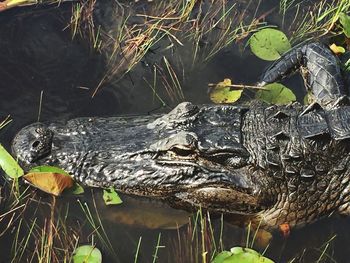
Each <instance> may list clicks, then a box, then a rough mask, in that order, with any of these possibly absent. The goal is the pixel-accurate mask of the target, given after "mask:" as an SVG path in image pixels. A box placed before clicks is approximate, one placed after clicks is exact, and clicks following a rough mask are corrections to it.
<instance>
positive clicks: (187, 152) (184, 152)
mask: <svg viewBox="0 0 350 263" xmlns="http://www.w3.org/2000/svg"><path fill="white" fill-rule="evenodd" d="M171 151H172V152H174V153H175V154H176V155H178V156H190V155H192V154H193V150H192V149H188V148H179V147H173V148H171Z"/></svg>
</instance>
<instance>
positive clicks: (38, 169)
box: [28, 165, 70, 176]
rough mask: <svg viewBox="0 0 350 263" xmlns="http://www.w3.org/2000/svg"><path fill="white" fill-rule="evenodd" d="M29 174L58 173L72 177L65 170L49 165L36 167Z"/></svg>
mask: <svg viewBox="0 0 350 263" xmlns="http://www.w3.org/2000/svg"><path fill="white" fill-rule="evenodd" d="M28 173H58V174H64V175H68V176H70V175H69V174H68V173H67V172H66V171H65V170H63V169H61V168H58V167H55V166H49V165H41V166H35V167H33V168H32V169H30V170H29V172H28Z"/></svg>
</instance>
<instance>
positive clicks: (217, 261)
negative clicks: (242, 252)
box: [212, 251, 232, 263]
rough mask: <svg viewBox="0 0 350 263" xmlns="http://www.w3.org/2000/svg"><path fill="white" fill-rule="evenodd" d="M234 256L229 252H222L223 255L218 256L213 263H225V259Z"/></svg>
mask: <svg viewBox="0 0 350 263" xmlns="http://www.w3.org/2000/svg"><path fill="white" fill-rule="evenodd" d="M231 256H232V253H231V252H229V251H222V252H221V253H219V254H217V255H216V257H215V258H214V260H213V261H212V263H223V262H224V260H225V259H227V258H229V257H231Z"/></svg>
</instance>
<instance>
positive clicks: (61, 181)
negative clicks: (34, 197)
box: [23, 172, 74, 196]
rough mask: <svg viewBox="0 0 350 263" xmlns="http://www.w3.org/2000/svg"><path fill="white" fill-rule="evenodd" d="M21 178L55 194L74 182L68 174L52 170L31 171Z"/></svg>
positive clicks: (57, 194) (58, 193)
mask: <svg viewBox="0 0 350 263" xmlns="http://www.w3.org/2000/svg"><path fill="white" fill-rule="evenodd" d="M23 178H24V179H25V180H26V181H27V182H29V183H30V184H31V185H33V186H34V187H36V188H38V189H40V190H42V191H44V192H46V193H49V194H52V195H55V196H59V195H60V194H61V193H62V192H63V191H64V190H65V189H67V188H70V187H72V186H73V184H74V182H73V179H72V177H70V176H69V175H65V174H60V173H52V172H31V173H28V174H26V175H24V176H23Z"/></svg>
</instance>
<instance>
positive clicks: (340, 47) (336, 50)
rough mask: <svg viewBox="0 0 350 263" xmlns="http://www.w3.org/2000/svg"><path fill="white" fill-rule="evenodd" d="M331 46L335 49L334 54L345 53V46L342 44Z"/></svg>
mask: <svg viewBox="0 0 350 263" xmlns="http://www.w3.org/2000/svg"><path fill="white" fill-rule="evenodd" d="M329 48H330V49H331V50H332V51H333V53H334V54H336V55H338V54H344V53H345V48H343V47H342V46H337V45H336V44H334V43H333V44H332V45H330V46H329Z"/></svg>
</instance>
